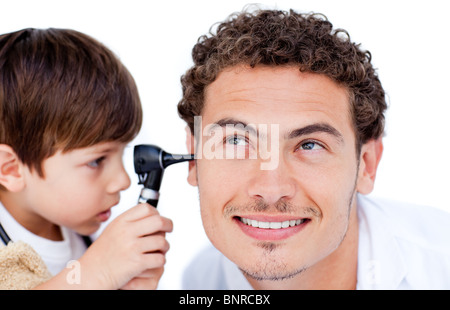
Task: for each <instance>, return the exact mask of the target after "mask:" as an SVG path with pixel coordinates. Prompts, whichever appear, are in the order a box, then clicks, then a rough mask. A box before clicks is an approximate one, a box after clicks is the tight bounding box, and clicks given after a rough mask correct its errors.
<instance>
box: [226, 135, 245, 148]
mask: <svg viewBox="0 0 450 310" xmlns="http://www.w3.org/2000/svg"><path fill="white" fill-rule="evenodd" d="M225 142H226V144H231V145H235V146H245V145H247V141H246V139H245V138H244V137H239V136H232V137H228V138H226V139H225Z"/></svg>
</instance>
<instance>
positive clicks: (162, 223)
mask: <svg viewBox="0 0 450 310" xmlns="http://www.w3.org/2000/svg"><path fill="white" fill-rule="evenodd" d="M129 225H131V227H130V229H132V230H133V233H134V234H135V235H136V236H137V237H143V236H147V235H152V234H155V233H158V232H172V230H173V222H172V220H170V219H168V218H166V217H164V216H160V215H154V216H149V217H145V218H142V219H140V220H136V221H134V222H132V223H130V224H129Z"/></svg>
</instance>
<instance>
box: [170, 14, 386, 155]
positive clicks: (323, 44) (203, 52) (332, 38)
mask: <svg viewBox="0 0 450 310" xmlns="http://www.w3.org/2000/svg"><path fill="white" fill-rule="evenodd" d="M192 58H193V60H194V66H193V67H192V68H190V69H189V70H188V71H187V72H186V74H185V75H184V76H182V78H181V83H182V89H183V98H182V99H181V101H180V102H179V104H178V113H179V115H180V117H181V118H182V119H183V120H185V121H186V122H187V124H188V126H189V127H190V129H191V132H192V133H194V116H198V115H201V113H202V109H203V105H204V95H205V89H206V88H207V86H208V85H210V84H211V83H212V82H214V80H215V79H216V78H217V76H218V74H219V73H220V72H221V71H222V70H223V69H225V68H227V67H231V66H235V65H241V64H244V65H249V66H251V67H255V66H257V65H271V66H281V65H294V66H297V67H298V68H299V70H300V71H302V72H312V73H319V74H323V75H326V76H328V77H329V78H330V79H332V80H333V81H334V82H336V83H338V84H339V85H342V86H344V87H345V88H346V89H347V90H348V93H349V101H350V105H351V106H350V109H351V115H352V118H353V124H354V128H355V133H356V141H357V152H358V153H359V151H360V148H361V145H362V144H364V143H366V142H367V141H369V140H370V139H376V138H378V137H380V136H381V135H382V133H383V131H384V114H383V113H384V112H385V110H386V108H387V104H386V101H385V93H384V90H383V88H382V86H381V83H380V81H379V79H378V77H377V74H376V73H375V70H374V68H373V67H372V64H371V55H370V53H369V52H368V51H362V50H360V48H359V45H357V44H354V43H352V42H351V41H350V37H349V35H348V33H347V32H346V31H345V30H342V29H337V30H333V26H332V24H331V23H330V22H329V21H328V20H327V18H326V17H325V16H324V15H321V14H313V13H309V14H300V13H296V12H294V11H293V10H290V11H289V12H285V11H277V10H257V11H255V12H241V13H237V14H233V15H231V16H230V17H229V18H228V19H227V20H226V21H224V22H222V23H220V24H219V25H218V26H217V29H216V32H215V33H213V32H212V31H210V34H209V35H204V36H201V37H200V38H199V40H198V43H197V44H196V45H195V46H194V48H193V50H192Z"/></svg>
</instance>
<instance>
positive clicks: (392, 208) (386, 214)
mask: <svg viewBox="0 0 450 310" xmlns="http://www.w3.org/2000/svg"><path fill="white" fill-rule="evenodd" d="M357 199H358V201H357V207H358V222H359V241H358V269H357V289H360V290H364V289H388V290H391V289H450V213H448V212H445V211H442V210H438V209H434V208H430V207H423V206H416V205H412V204H405V203H400V202H393V201H389V200H375V199H369V198H368V197H364V196H361V195H358V198H357ZM183 289H194V290H195V289H207V290H209V289H221V290H227V289H231V290H246V289H252V287H251V285H250V284H249V282H248V281H247V279H246V278H245V277H244V275H243V274H242V272H241V271H240V270H239V268H238V267H237V266H236V265H235V264H234V263H233V262H231V261H230V260H229V259H227V258H226V257H225V256H224V255H223V254H222V253H220V252H219V251H218V250H216V249H215V248H214V247H213V246H212V245H210V246H209V247H207V248H206V249H204V250H203V251H201V252H200V253H199V254H198V255H197V256H196V257H195V258H194V260H193V261H192V263H191V264H190V265H189V266H188V268H187V269H186V271H185V274H184V277H183Z"/></svg>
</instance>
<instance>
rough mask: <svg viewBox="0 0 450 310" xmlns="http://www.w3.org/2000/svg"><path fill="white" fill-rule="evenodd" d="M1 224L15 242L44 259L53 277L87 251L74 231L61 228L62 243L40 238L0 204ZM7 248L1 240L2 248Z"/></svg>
mask: <svg viewBox="0 0 450 310" xmlns="http://www.w3.org/2000/svg"><path fill="white" fill-rule="evenodd" d="M0 224H1V225H2V226H3V228H4V230H5V231H6V233H7V234H8V236H9V237H10V238H11V240H12V241H13V242H14V241H23V242H25V243H27V244H29V245H30V246H31V247H32V248H33V249H34V250H35V251H36V252H37V253H38V254H39V255H40V256H41V258H42V260H43V261H44V263H45V264H46V265H47V268H48V270H49V271H50V273H51V274H52V275H56V274H58V273H59V272H60V271H61V270H63V269H64V268H65V267H66V266H67V263H68V262H69V261H71V260H74V259H78V258H80V257H81V256H82V255H83V253H84V252H85V251H86V245H85V243H84V241H83V239H82V238H81V236H79V235H78V234H76V233H75V232H74V231H72V230H70V229H67V228H65V227H61V233H62V236H63V240H62V241H52V240H48V239H45V238H42V237H39V236H37V235H35V234H33V233H31V232H29V231H28V230H26V229H25V228H24V227H23V226H22V225H20V224H19V223H18V222H17V221H16V220H15V219H14V218H13V217H12V216H11V214H9V212H8V211H7V210H6V209H5V207H4V206H3V205H2V204H1V203H0ZM1 246H5V245H4V243H3V242H2V241H1V240H0V247H1Z"/></svg>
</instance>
